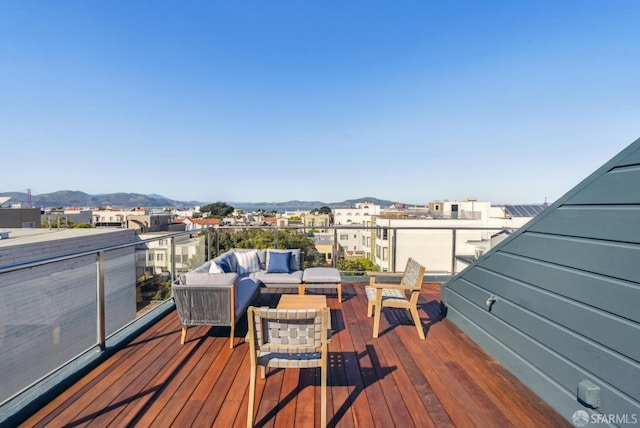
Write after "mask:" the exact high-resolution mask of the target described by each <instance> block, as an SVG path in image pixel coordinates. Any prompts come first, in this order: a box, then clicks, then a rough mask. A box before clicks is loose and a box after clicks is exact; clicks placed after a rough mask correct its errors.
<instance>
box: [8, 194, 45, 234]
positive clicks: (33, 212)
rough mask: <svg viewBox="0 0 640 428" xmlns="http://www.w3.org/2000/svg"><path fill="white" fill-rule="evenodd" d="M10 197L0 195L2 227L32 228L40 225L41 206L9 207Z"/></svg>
mask: <svg viewBox="0 0 640 428" xmlns="http://www.w3.org/2000/svg"><path fill="white" fill-rule="evenodd" d="M10 200H11V198H10V197H0V227H3V228H20V227H24V228H32V227H40V225H41V219H40V214H41V211H40V208H28V207H22V206H19V207H17V208H14V207H13V206H11V208H7V206H8V205H9V204H8V202H9V201H10Z"/></svg>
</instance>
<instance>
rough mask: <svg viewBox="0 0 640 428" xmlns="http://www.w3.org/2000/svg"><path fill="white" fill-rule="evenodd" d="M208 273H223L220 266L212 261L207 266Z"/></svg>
mask: <svg viewBox="0 0 640 428" xmlns="http://www.w3.org/2000/svg"><path fill="white" fill-rule="evenodd" d="M209 273H223V272H222V269H221V268H220V266H218V264H217V263H216V262H213V261H212V262H211V265H210V266H209Z"/></svg>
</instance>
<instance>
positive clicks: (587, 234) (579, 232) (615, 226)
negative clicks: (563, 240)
mask: <svg viewBox="0 0 640 428" xmlns="http://www.w3.org/2000/svg"><path fill="white" fill-rule="evenodd" d="M634 224H635V225H636V226H637V227H630V225H634ZM529 230H530V231H531V232H543V233H549V234H556V235H565V236H575V237H583V238H592V239H601V240H607V241H618V242H633V243H640V206H618V205H615V206H592V205H589V206H563V207H560V208H558V209H557V210H555V211H554V212H553V213H552V214H551V215H548V216H545V217H544V218H542V219H541V220H540V221H538V222H536V223H535V224H534V225H533V226H532V227H531V228H530V229H529Z"/></svg>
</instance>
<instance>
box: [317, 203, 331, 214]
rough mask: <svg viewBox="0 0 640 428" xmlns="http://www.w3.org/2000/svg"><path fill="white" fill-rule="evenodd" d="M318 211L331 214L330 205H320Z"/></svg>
mask: <svg viewBox="0 0 640 428" xmlns="http://www.w3.org/2000/svg"><path fill="white" fill-rule="evenodd" d="M318 213H319V214H331V207H328V206H326V205H325V206H322V207H320V208H319V209H318Z"/></svg>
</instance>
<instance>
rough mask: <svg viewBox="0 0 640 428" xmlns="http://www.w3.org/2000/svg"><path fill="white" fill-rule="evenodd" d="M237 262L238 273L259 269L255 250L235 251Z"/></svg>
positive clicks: (243, 273)
mask: <svg viewBox="0 0 640 428" xmlns="http://www.w3.org/2000/svg"><path fill="white" fill-rule="evenodd" d="M235 255H236V262H237V264H238V269H237V272H238V275H246V274H248V273H252V272H258V271H259V270H260V259H259V258H258V252H257V251H243V252H239V251H237V252H235Z"/></svg>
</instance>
